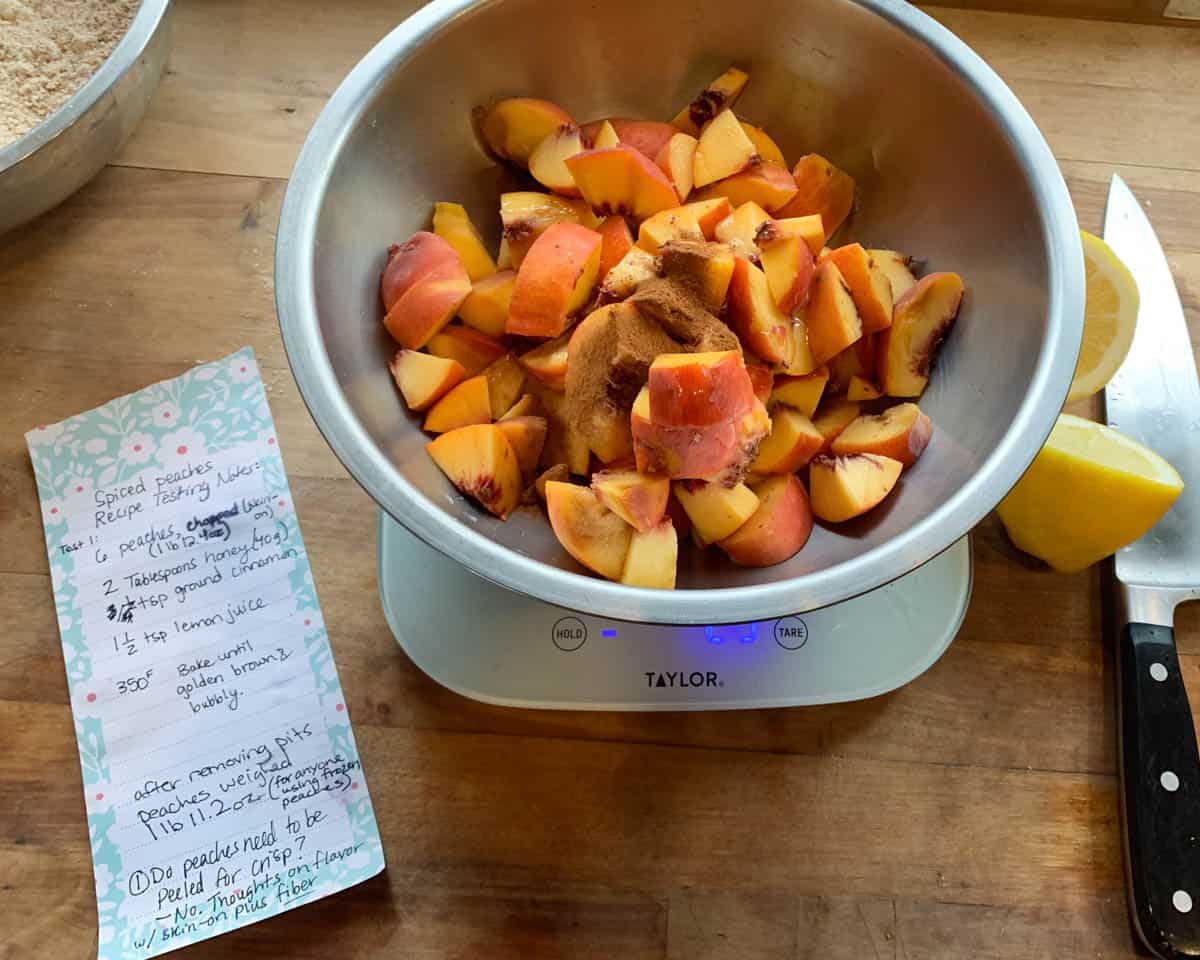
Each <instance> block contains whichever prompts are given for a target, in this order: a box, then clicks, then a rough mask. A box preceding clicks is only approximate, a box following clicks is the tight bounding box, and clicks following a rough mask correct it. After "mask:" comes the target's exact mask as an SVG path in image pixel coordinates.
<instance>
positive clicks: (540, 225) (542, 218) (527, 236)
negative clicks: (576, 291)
mask: <svg viewBox="0 0 1200 960" xmlns="http://www.w3.org/2000/svg"><path fill="white" fill-rule="evenodd" d="M500 222H501V223H502V224H503V225H504V240H503V243H502V245H503V246H506V247H507V248H508V253H509V258H510V259H511V261H512V263H511V264H509V266H512V267H520V266H521V262H522V261H523V260H524V259H525V254H526V253H528V252H529V248H530V247H532V246H533V244H534V241H535V240H537V238H538V237H540V236H541V235H542V234H543V233H544V232H545V231H546V230H547V229H548V228H549V227H551V226H553V225H554V224H556V223H578V224H581V225H582V226H585V227H594V226H596V225H598V224H599V221H598V220H597V219H596V218H595V217H594V216H593V215H592V210H591V208H590V207H589V206H588V205H587V204H586V203H584V202H583V201H582V200H571V199H569V198H567V197H557V196H554V195H553V194H549V193H538V192H536V191H532V190H518V191H514V192H511V193H502V194H500ZM504 269H507V268H504Z"/></svg>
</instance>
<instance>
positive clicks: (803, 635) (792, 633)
mask: <svg viewBox="0 0 1200 960" xmlns="http://www.w3.org/2000/svg"><path fill="white" fill-rule="evenodd" d="M775 642H776V643H777V644H779V645H780V646H781V647H783V649H784V650H799V649H800V648H801V647H803V646H804V645H805V644H806V643H808V624H806V623H805V622H804V621H803V620H801V619H800V618H799V617H784V618H783V619H782V620H777V621H776V622H775Z"/></svg>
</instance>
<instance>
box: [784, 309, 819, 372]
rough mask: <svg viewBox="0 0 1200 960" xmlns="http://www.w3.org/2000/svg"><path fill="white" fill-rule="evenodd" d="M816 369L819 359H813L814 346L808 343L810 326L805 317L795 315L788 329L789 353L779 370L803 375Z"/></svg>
mask: <svg viewBox="0 0 1200 960" xmlns="http://www.w3.org/2000/svg"><path fill="white" fill-rule="evenodd" d="M816 369H817V361H816V360H814V359H813V355H812V348H811V347H810V346H809V344H808V326H807V325H806V324H805V322H804V318H803V317H799V316H794V317H792V326H791V329H790V330H789V331H788V355H787V356H786V357H785V358H784V359H783V360H782V361H780V364H779V372H780V373H786V374H789V375H790V376H795V377H802V376H805V375H806V374H809V373H812V372H813V371H814V370H816Z"/></svg>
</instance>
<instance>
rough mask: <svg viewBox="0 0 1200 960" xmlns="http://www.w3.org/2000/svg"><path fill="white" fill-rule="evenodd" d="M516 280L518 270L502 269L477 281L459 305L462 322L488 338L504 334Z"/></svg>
mask: <svg viewBox="0 0 1200 960" xmlns="http://www.w3.org/2000/svg"><path fill="white" fill-rule="evenodd" d="M516 279H517V274H516V272H515V271H512V270H501V271H500V272H499V273H493V274H492V275H491V276H490V277H484V278H483V279H482V280H477V281H476V282H475V284H474V286H472V287H471V292H470V293H468V294H467V299H465V300H464V301H463V302H462V304H461V305H460V306H459V308H458V315H459V317H460V318H461V319H462V322H463V323H465V324H466V325H467V326H468V327H474V328H475V329H476V330H478V331H479V332H480V333H485V334H487V335H488V336H489V337H499V336H502V335H503V334H504V327H505V324H507V323H508V305H509V302H510V301H511V300H512V290H513V283H514V282H515V281H516Z"/></svg>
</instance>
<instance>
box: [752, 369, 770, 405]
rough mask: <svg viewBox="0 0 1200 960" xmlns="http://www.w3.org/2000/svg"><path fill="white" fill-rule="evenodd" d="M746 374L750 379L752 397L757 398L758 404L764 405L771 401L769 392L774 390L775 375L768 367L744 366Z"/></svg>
mask: <svg viewBox="0 0 1200 960" xmlns="http://www.w3.org/2000/svg"><path fill="white" fill-rule="evenodd" d="M746 373H747V375H748V376H749V377H750V386H751V388H752V389H753V390H754V395H755V396H756V397H758V402H759V403H761V404H763V405H766V403H767V401H768V400H770V399H771V391H772V390H773V389H774V388H775V374H774V372H773V371H772V370H771V368H770V367H764V366H763V365H762V364H761V363H748V364H746Z"/></svg>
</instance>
